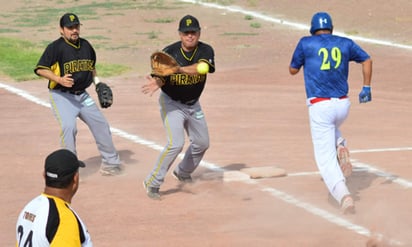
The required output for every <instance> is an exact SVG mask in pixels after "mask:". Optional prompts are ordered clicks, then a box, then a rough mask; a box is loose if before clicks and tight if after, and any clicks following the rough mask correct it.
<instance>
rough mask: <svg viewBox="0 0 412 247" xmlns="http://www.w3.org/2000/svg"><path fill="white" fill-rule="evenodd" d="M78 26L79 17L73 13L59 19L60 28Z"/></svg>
mask: <svg viewBox="0 0 412 247" xmlns="http://www.w3.org/2000/svg"><path fill="white" fill-rule="evenodd" d="M79 24H80V20H79V17H77V15H75V14H73V13H66V14H64V15H63V16H62V17H61V18H60V27H72V26H74V25H79Z"/></svg>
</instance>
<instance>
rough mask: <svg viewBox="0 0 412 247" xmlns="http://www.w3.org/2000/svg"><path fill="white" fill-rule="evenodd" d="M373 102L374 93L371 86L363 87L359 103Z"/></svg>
mask: <svg viewBox="0 0 412 247" xmlns="http://www.w3.org/2000/svg"><path fill="white" fill-rule="evenodd" d="M369 101H372V93H371V87H370V86H363V87H362V91H361V92H360V93H359V103H366V102H369Z"/></svg>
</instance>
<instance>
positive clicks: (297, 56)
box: [290, 39, 305, 69]
mask: <svg viewBox="0 0 412 247" xmlns="http://www.w3.org/2000/svg"><path fill="white" fill-rule="evenodd" d="M302 43H303V42H302V39H301V40H300V41H299V43H298V44H297V45H296V48H295V51H294V52H293V55H292V60H291V62H290V67H292V68H295V69H300V68H301V67H302V66H303V64H304V63H305V55H304V52H303V49H302Z"/></svg>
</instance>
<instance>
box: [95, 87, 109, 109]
mask: <svg viewBox="0 0 412 247" xmlns="http://www.w3.org/2000/svg"><path fill="white" fill-rule="evenodd" d="M96 92H97V96H98V99H99V103H100V106H101V107H102V108H109V107H110V106H111V105H112V104H113V92H112V89H111V88H110V87H109V86H108V85H107V84H106V83H104V82H99V83H97V84H96Z"/></svg>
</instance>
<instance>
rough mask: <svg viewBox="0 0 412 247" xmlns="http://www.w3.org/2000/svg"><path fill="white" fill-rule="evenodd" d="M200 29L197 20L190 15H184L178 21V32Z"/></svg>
mask: <svg viewBox="0 0 412 247" xmlns="http://www.w3.org/2000/svg"><path fill="white" fill-rule="evenodd" d="M199 30H200V25H199V21H198V20H197V19H196V17H194V16H191V15H186V16H184V17H183V18H182V19H181V20H180V23H179V31H180V32H183V33H184V32H193V31H195V32H197V31H199Z"/></svg>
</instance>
